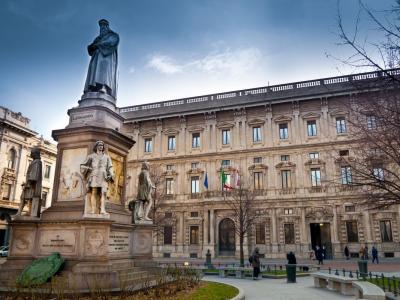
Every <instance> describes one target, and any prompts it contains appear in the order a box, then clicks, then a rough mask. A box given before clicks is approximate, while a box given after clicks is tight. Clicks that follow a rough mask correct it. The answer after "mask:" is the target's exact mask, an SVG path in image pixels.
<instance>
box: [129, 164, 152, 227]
mask: <svg viewBox="0 0 400 300" xmlns="http://www.w3.org/2000/svg"><path fill="white" fill-rule="evenodd" d="M149 170H150V166H149V163H148V162H144V163H142V170H141V171H140V174H139V184H138V194H137V199H136V200H133V201H131V202H130V203H129V208H130V210H132V214H133V215H132V216H133V222H134V223H136V224H140V223H142V224H143V223H152V219H150V218H149V213H150V209H151V207H152V205H153V198H152V195H151V193H152V190H153V189H155V186H154V185H153V183H152V181H151V178H150V173H149Z"/></svg>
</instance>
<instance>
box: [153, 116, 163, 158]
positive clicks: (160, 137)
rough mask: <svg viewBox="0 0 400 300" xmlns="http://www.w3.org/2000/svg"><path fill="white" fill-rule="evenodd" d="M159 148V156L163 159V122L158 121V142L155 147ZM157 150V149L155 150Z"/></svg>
mask: <svg viewBox="0 0 400 300" xmlns="http://www.w3.org/2000/svg"><path fill="white" fill-rule="evenodd" d="M156 146H157V147H158V153H157V154H158V156H159V157H163V146H162V121H160V120H157V140H156V141H155V145H154V147H156ZM154 150H155V149H154Z"/></svg>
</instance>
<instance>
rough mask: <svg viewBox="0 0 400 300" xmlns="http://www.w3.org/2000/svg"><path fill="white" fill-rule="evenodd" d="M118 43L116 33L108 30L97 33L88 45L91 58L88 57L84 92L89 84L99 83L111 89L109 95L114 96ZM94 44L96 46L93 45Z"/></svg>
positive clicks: (88, 87) (87, 89) (115, 90)
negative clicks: (103, 32)
mask: <svg viewBox="0 0 400 300" xmlns="http://www.w3.org/2000/svg"><path fill="white" fill-rule="evenodd" d="M118 43H119V36H118V34H116V33H115V32H113V31H111V30H108V32H107V33H106V34H104V35H99V36H98V37H97V38H96V39H95V40H94V41H93V43H92V44H91V45H89V46H88V52H89V55H90V56H91V57H92V58H91V59H90V64H89V70H88V74H87V77H86V83H85V89H84V92H89V91H90V86H96V84H100V85H106V86H108V87H109V88H110V89H111V96H113V97H114V98H115V97H116V94H117V93H116V92H117V64H118V53H117V48H118ZM94 44H96V46H93V45H94Z"/></svg>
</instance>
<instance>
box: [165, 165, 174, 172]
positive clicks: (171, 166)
mask: <svg viewBox="0 0 400 300" xmlns="http://www.w3.org/2000/svg"><path fill="white" fill-rule="evenodd" d="M166 168H167V171H172V170H173V169H174V165H167V166H166Z"/></svg>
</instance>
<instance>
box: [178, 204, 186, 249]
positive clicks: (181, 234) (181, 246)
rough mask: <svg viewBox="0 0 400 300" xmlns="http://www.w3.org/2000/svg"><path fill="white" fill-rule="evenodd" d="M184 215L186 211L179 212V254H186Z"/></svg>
mask: <svg viewBox="0 0 400 300" xmlns="http://www.w3.org/2000/svg"><path fill="white" fill-rule="evenodd" d="M184 217H185V212H180V213H179V227H178V230H177V233H176V237H177V249H176V251H177V252H178V256H183V255H184V245H185V227H184Z"/></svg>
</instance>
